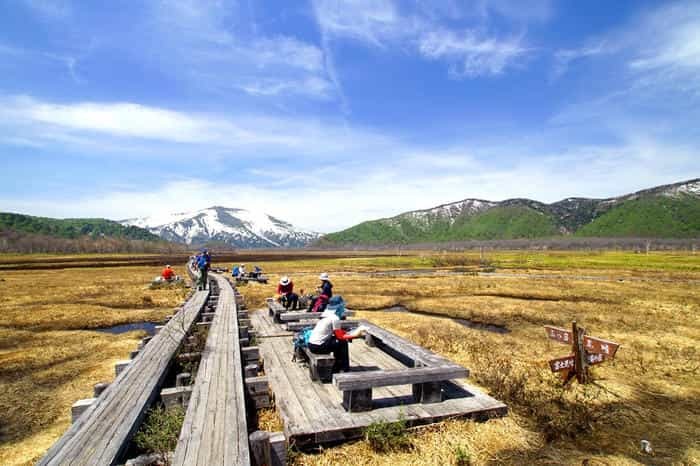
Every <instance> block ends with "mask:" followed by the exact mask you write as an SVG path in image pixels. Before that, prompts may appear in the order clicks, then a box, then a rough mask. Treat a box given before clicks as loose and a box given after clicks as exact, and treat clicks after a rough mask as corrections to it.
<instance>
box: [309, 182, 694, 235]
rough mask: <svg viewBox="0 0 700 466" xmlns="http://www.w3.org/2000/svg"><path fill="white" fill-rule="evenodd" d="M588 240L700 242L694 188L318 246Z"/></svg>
mask: <svg viewBox="0 0 700 466" xmlns="http://www.w3.org/2000/svg"><path fill="white" fill-rule="evenodd" d="M561 235H574V236H586V237H620V236H624V237H654V238H692V237H700V180H699V179H695V180H691V181H687V182H683V183H676V184H672V185H665V186H659V187H655V188H651V189H647V190H644V191H639V192H637V193H633V194H628V195H625V196H620V197H616V198H610V199H588V198H568V199H564V200H562V201H559V202H555V203H553V204H544V203H541V202H537V201H532V200H529V199H509V200H506V201H502V202H490V201H484V200H478V199H466V200H464V201H460V202H455V203H452V204H445V205H442V206H438V207H435V208H433V209H427V210H419V211H412V212H406V213H403V214H400V215H397V216H395V217H391V218H386V219H379V220H373V221H368V222H363V223H360V224H359V225H356V226H353V227H351V228H348V229H346V230H343V231H339V232H337V233H330V234H328V235H325V236H324V237H323V238H321V240H320V241H319V244H320V245H329V246H332V245H348V244H358V245H359V244H367V245H377V244H397V243H423V242H439V241H460V240H471V239H477V240H498V239H519V238H532V239H534V238H547V237H554V236H561Z"/></svg>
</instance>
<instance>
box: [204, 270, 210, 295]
mask: <svg viewBox="0 0 700 466" xmlns="http://www.w3.org/2000/svg"><path fill="white" fill-rule="evenodd" d="M208 273H209V271H208V270H207V269H204V270H203V271H202V287H203V288H202V289H203V290H206V289H207V275H208Z"/></svg>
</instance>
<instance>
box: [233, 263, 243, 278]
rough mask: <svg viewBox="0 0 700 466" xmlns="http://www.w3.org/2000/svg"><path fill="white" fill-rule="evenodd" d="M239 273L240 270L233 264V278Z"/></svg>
mask: <svg viewBox="0 0 700 466" xmlns="http://www.w3.org/2000/svg"><path fill="white" fill-rule="evenodd" d="M240 274H241V270H240V269H239V268H238V266H237V265H234V266H233V267H231V276H232V277H233V278H238V277H239V275H240Z"/></svg>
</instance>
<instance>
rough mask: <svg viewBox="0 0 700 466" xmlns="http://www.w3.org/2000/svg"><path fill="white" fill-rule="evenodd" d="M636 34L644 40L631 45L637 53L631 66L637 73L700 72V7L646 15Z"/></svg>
mask: <svg viewBox="0 0 700 466" xmlns="http://www.w3.org/2000/svg"><path fill="white" fill-rule="evenodd" d="M634 29H635V30H634V32H633V33H631V34H632V35H633V36H636V37H644V38H645V39H644V40H641V41H638V42H636V41H634V40H633V39H632V38H631V37H630V39H629V41H630V44H633V46H634V48H635V49H636V50H635V52H634V56H633V58H632V59H631V61H630V62H629V66H630V67H631V68H636V69H641V70H644V69H649V70H650V69H663V68H666V69H668V68H671V69H684V70H692V71H698V70H700V4H698V3H697V2H693V3H679V4H676V5H673V6H671V7H668V8H662V9H659V10H656V11H653V12H652V13H650V14H648V15H646V16H645V17H643V19H642V20H641V23H640V24H639V25H636V26H635V28H634Z"/></svg>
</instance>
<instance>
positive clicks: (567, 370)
mask: <svg viewBox="0 0 700 466" xmlns="http://www.w3.org/2000/svg"><path fill="white" fill-rule="evenodd" d="M544 329H545V331H546V332H547V336H548V337H549V338H551V339H552V340H555V341H558V342H560V343H565V344H569V343H570V344H571V352H572V353H573V354H570V355H568V356H563V357H561V358H556V359H551V360H550V361H549V368H550V369H551V370H552V372H563V378H564V385H566V384H567V383H569V382H570V381H571V380H572V379H573V378H574V377H576V380H577V381H578V383H587V382H588V366H592V365H595V364H600V363H602V362H605V361H606V360H608V359H613V358H614V357H615V353H617V349H618V348H619V347H620V345H619V344H618V343H615V342H613V341H608V340H603V339H601V338H596V337H592V336H589V335H586V330H585V329H584V328H583V327H579V326H577V325H576V322H575V321H574V322H572V323H571V331H569V330H566V329H564V328H559V327H552V326H550V325H545V326H544Z"/></svg>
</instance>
